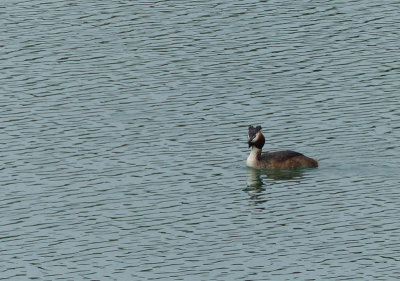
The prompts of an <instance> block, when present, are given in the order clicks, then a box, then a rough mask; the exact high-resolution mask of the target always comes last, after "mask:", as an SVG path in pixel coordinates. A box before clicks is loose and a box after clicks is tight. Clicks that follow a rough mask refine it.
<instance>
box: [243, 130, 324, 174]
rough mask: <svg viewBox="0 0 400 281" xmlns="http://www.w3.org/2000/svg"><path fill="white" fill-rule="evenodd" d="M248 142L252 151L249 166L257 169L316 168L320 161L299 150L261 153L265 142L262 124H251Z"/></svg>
mask: <svg viewBox="0 0 400 281" xmlns="http://www.w3.org/2000/svg"><path fill="white" fill-rule="evenodd" d="M248 144H249V147H252V151H251V153H250V155H249V157H248V158H247V162H246V164H247V166H249V167H252V168H256V169H298V168H315V167H318V162H317V161H316V160H315V159H312V158H309V157H307V156H305V155H303V154H301V153H299V152H295V151H291V150H285V151H277V152H270V153H261V152H262V148H263V146H264V144H265V138H264V135H263V134H262V132H261V126H257V127H256V128H254V127H253V126H249V134H248Z"/></svg>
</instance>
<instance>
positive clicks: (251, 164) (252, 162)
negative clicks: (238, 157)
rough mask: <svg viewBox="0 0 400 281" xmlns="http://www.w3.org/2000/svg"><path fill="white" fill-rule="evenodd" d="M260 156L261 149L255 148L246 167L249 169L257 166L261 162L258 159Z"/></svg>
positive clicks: (248, 158)
mask: <svg viewBox="0 0 400 281" xmlns="http://www.w3.org/2000/svg"><path fill="white" fill-rule="evenodd" d="M260 155H261V149H259V148H257V147H255V146H253V147H252V149H251V152H250V155H249V157H247V161H246V165H247V166H249V167H254V166H255V164H256V163H257V162H258V161H259V160H258V157H259V156H260Z"/></svg>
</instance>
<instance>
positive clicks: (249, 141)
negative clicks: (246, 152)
mask: <svg viewBox="0 0 400 281" xmlns="http://www.w3.org/2000/svg"><path fill="white" fill-rule="evenodd" d="M247 143H248V144H249V148H250V147H251V146H252V145H253V144H252V143H251V140H248V141H247Z"/></svg>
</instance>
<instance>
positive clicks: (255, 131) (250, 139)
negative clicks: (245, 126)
mask: <svg viewBox="0 0 400 281" xmlns="http://www.w3.org/2000/svg"><path fill="white" fill-rule="evenodd" d="M247 143H248V144H249V147H252V146H255V147H257V148H259V149H261V148H262V147H263V146H264V143H265V138H264V135H263V134H262V133H261V126H257V127H255V128H254V127H253V126H249V134H248V136H247Z"/></svg>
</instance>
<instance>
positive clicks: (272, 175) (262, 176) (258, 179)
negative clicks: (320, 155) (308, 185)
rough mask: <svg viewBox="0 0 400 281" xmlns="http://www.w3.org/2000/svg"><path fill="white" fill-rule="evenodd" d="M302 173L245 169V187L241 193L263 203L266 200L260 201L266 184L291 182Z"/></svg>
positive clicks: (299, 171) (297, 171)
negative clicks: (266, 181)
mask: <svg viewBox="0 0 400 281" xmlns="http://www.w3.org/2000/svg"><path fill="white" fill-rule="evenodd" d="M302 176H303V173H302V172H301V170H256V169H247V187H246V188H244V189H243V191H245V192H247V193H248V194H249V196H250V198H251V199H253V200H255V201H257V202H258V203H261V202H265V201H267V200H260V199H261V198H262V196H263V191H264V190H265V187H264V186H265V185H266V183H265V182H264V181H265V180H268V183H271V184H273V182H274V181H280V180H283V181H285V180H291V179H296V178H301V177H302Z"/></svg>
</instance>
